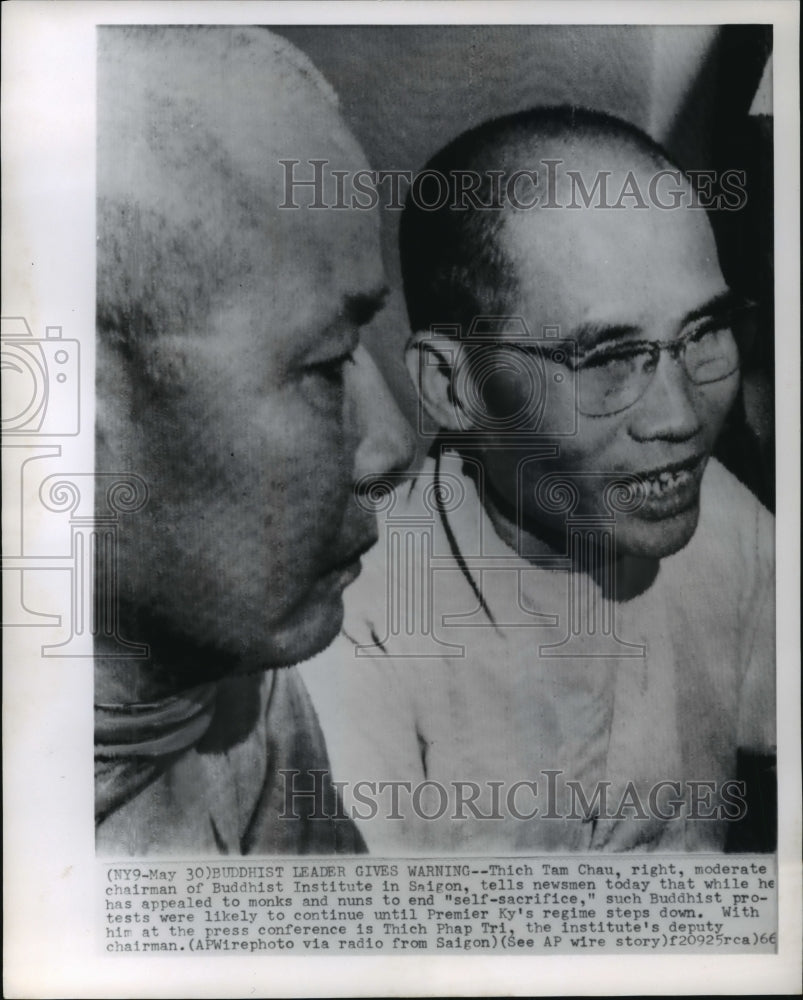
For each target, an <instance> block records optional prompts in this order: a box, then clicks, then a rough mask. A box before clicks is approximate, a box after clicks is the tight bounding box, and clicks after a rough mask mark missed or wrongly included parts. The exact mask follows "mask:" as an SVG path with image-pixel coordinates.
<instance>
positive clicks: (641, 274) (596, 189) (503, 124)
mask: <svg viewBox="0 0 803 1000" xmlns="http://www.w3.org/2000/svg"><path fill="white" fill-rule="evenodd" d="M426 170H427V171H428V172H429V174H430V176H431V177H432V178H433V187H432V191H429V192H428V193H427V194H426V197H423V196H422V197H421V198H419V200H418V201H416V199H415V198H414V197H409V198H408V201H407V205H406V208H405V213H404V217H403V221H402V229H401V253H402V267H403V273H404V281H405V294H406V298H407V305H408V311H409V315H410V321H411V327H412V330H413V338H412V341H411V347H410V361H411V371H412V373H413V375H414V377H415V378H416V380H417V382H418V385H419V392H420V395H421V398H422V402H423V406H424V408H425V410H426V413H427V414H428V415H429V416H430V418H432V422H433V425H434V427H436V428H437V429H438V435H437V437H436V439H435V441H434V443H433V448H432V451H431V455H430V458H429V459H428V461H427V463H426V464H425V465H424V467H423V469H422V470H421V471H420V473H419V475H418V477H417V479H416V481H415V482H414V483H413V484H412V486H409V485H405V486H404V487H400V488H399V489H398V490H397V491H396V493H395V495H394V496H393V497H392V499H391V500H390V501H387V500H383V502H382V505H381V509H380V517H381V519H382V521H383V533H382V538H381V541H380V545H379V546H378V547H377V548H376V549H375V550H374V552H373V553H372V555H371V557H370V559H369V562H368V564H367V565H366V567H365V572H364V574H363V576H362V577H361V579H360V580H359V581H358V582H357V583H356V584H355V585H354V587H353V588H351V589H350V591H349V592H348V594H347V598H346V601H347V610H346V619H345V624H344V636H343V637H341V638H340V639H339V640H338V641H337V643H336V644H335V645H334V646H333V647H331V649H330V650H328V651H327V652H326V653H324V654H323V655H322V656H321V657H319V658H318V660H317V661H315V662H313V663H312V664H309V665H307V666H306V667H305V668H303V672H304V676H305V679H306V681H307V684H308V686H309V688H310V690H311V692H312V694H313V698H314V700H315V703H316V705H317V706H318V707H319V711H320V714H321V718H322V724H323V727H324V731H325V734H326V737H327V743H328V746H329V750H330V755H331V758H332V762H333V767H334V771H335V776H336V777H337V779H338V780H340V781H342V782H344V786H343V794H344V800H345V801H346V812H347V813H348V814H349V815H352V816H354V817H355V818H356V819H357V820H358V821H359V822H360V827H361V830H362V832H363V833H364V836H365V838H366V841H367V843H368V846H369V849H371V850H374V851H376V852H377V853H386V854H393V853H422V854H427V853H444V854H453V853H459V852H469V853H479V854H487V853H494V852H497V853H510V852H512V853H516V852H518V853H527V852H537V851H542V850H564V851H565V850H575V851H585V850H589V851H591V850H625V849H628V850H645V849H649V850H656V849H658V850H665V851H668V850H721V849H723V847H726V846H728V844H729V842H731V837H730V836H729V832H731V831H733V830H734V829H735V828H736V827H735V823H736V821H737V820H742V821H744V819H745V812H746V810H748V809H749V808H755V802H754V801H753V803H752V806H751V803H750V799H749V793H748V790H747V789H745V787H744V786H743V785H741V784H740V783H739V782H738V780H737V778H738V777H739V766H740V762H741V761H742V760H744V759H748V758H749V759H750V760H752V761H753V762H754V764H753V767H754V770H755V771H758V772H760V771H761V770H762V769H764V770H768V769H770V768H771V762H772V753H773V744H774V650H773V643H774V597H773V585H774V573H773V526H772V519H771V517H770V516H769V514H768V513H767V512H766V511H765V510H764V509H763V508H762V507H761V505H760V504H759V503H758V501H756V500H755V498H754V497H753V496H752V494H750V493H749V492H748V491H747V490H746V489H745V488H744V487H742V486H741V484H740V483H738V482H737V481H736V480H735V479H734V478H733V477H732V476H731V475H730V474H729V473H728V472H727V471H726V470H725V469H724V468H723V467H722V466H721V465H719V464H718V463H717V462H716V461H714V460H712V459H711V453H712V450H713V447H714V443H715V441H716V438H717V434H718V432H719V430H720V428H721V426H722V423H723V421H724V419H725V417H726V415H727V413H728V410H729V408H730V406H731V405H732V403H733V401H734V398H735V396H736V393H737V389H738V384H739V374H738V369H739V352H740V346H741V344H742V342H743V339H744V338H743V333H744V330H745V328H746V324H747V315H748V313H749V309H748V308H747V305H746V304H745V303H740V302H739V301H738V299H737V298H736V297H735V295H734V294H733V293H732V292H731V290H729V288H728V287H727V285H726V283H725V280H724V278H723V276H722V273H721V270H720V267H719V264H718V261H717V251H716V246H715V243H714V238H713V234H712V232H711V228H710V224H709V221H708V219H707V217H706V213H705V212H704V211H703V210H701V208H700V204H699V199H698V198H697V197H696V195H695V192H694V191H693V189H692V187H691V184H690V182H689V181H688V179H687V178H685V177H684V176H683V175H682V174H681V173H680V171H678V170H677V169H676V168H675V166H674V165H673V164H672V163H671V162H670V161H669V160H668V158H667V156H666V154H665V153H664V152H663V151H662V150H661V149H660V148H659V147H658V146H657V145H656V144H655V143H653V142H652V141H651V140H650V139H649V138H648V137H646V136H645V135H643V134H642V133H640V132H639V131H638V130H637V129H635V128H633V127H631V126H629V125H627V124H626V123H624V122H621V121H618V120H616V119H613V118H610V117H608V116H606V115H603V114H598V113H595V112H587V111H582V110H580V109H572V108H555V109H536V110H534V111H532V112H527V113H522V114H518V115H513V116H510V117H508V118H503V119H499V120H496V121H493V122H490V123H488V124H486V125H484V126H481V127H480V128H478V129H474V130H472V131H471V132H468V133H466V134H464V135H463V136H461V137H459V138H458V139H457V140H455V141H454V142H453V143H451V144H450V145H449V146H448V147H446V149H445V150H443V151H442V152H441V153H440V154H438V156H436V157H435V158H434V159H433V160H432V161H431V162H430V163H429V164H427V168H426ZM514 177H518V178H519V179H521V178H524V179H525V181H526V180H528V179H529V182H530V184H531V187H529V188H527V187H526V186H525V187H522V186H519V187H518V188H516V187H515V185H514V186H511V183H510V182H511V178H514ZM466 178H469V181H468V182H467V181H466ZM474 179H476V181H475V180H474ZM444 189H445V190H446V191H447V193H448V197H440V195H441V194H442V193H443V191H444ZM412 190H415V189H412ZM419 190H420V191H421V190H423V189H422V188H419ZM500 192H507V194H508V197H500ZM511 192H512V193H513V196H511V195H510V193H511ZM756 761H757V762H758V763H757V764H756V763H755V762H756ZM770 808H771V807H770ZM751 818H752V817H751ZM742 846H747V845H745V844H744V843H742ZM750 846H756V845H750Z"/></svg>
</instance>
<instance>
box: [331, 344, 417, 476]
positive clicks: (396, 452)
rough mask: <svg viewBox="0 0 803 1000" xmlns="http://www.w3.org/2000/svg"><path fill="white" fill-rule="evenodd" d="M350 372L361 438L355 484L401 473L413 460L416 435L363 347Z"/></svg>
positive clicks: (356, 461)
mask: <svg viewBox="0 0 803 1000" xmlns="http://www.w3.org/2000/svg"><path fill="white" fill-rule="evenodd" d="M347 371H348V375H347V378H348V384H347V387H348V390H349V395H350V397H351V400H352V405H353V407H354V419H355V424H356V430H357V433H358V435H359V443H358V445H357V450H356V454H355V458H354V481H355V482H359V481H360V480H361V479H363V478H364V477H366V476H371V477H379V476H383V475H384V474H386V473H388V472H402V471H403V470H404V469H406V468H407V466H408V465H409V464H410V462H411V461H412V459H413V450H414V448H413V433H412V429H411V427H410V425H409V423H408V422H407V421H406V420H405V419H404V416H403V415H402V412H401V410H400V409H399V407H398V405H397V403H396V401H395V399H394V398H393V395H392V394H391V391H390V388H389V387H388V384H387V382H386V381H385V379H384V378H383V376H382V374H381V372H380V371H379V368H378V367H377V366H376V363H375V361H374V359H373V358H372V357H371V355H370V354H369V353H368V351H367V350H366V349H365V348H364V347H362V346H360V347H358V348H357V350H356V351H355V352H354V364H353V365H351V366H350V367H349V368H348V369H347Z"/></svg>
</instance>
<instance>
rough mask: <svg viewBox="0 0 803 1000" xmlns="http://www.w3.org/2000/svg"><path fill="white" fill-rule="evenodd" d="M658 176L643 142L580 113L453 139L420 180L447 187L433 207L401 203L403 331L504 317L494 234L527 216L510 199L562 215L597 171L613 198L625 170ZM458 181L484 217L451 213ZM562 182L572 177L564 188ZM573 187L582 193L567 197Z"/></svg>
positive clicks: (514, 283)
mask: <svg viewBox="0 0 803 1000" xmlns="http://www.w3.org/2000/svg"><path fill="white" fill-rule="evenodd" d="M550 161H551V162H550ZM666 168H670V169H674V170H677V168H676V167H675V165H674V164H673V162H672V160H671V159H670V157H669V155H668V154H667V153H666V152H665V150H664V149H663V148H662V147H661V146H659V145H658V143H656V142H654V141H653V140H652V139H651V138H650V137H649V136H647V135H645V134H644V133H643V132H641V131H640V130H639V129H638V128H636V127H635V126H634V125H631V124H630V123H628V122H625V121H623V120H621V119H619V118H615V117H613V116H612V115H608V114H605V113H603V112H599V111H592V110H588V109H586V108H577V107H570V106H561V107H544V108H534V109H532V110H529V111H524V112H519V113H516V114H512V115H507V116H505V117H503V118H497V119H494V120H492V121H490V122H486V123H485V124H483V125H480V126H479V127H478V128H475V129H472V130H470V131H468V132H465V133H463V134H462V135H461V136H459V137H458V138H457V139H455V140H454V141H453V142H451V143H450V144H449V145H448V146H446V147H445V148H444V149H443V150H441V151H440V152H439V153H438V154H437V155H436V156H434V157H433V158H432V159H431V160H430V161H429V162H428V163H427V165H426V167H425V168H424V170H423V171H422V173H425V172H427V171H433V172H437V173H438V174H439V175H440V176H441V178H443V181H442V182H441V183H445V184H446V185H447V186H449V188H450V197H449V198H448V199H443V201H444V204H443V207H439V208H437V209H435V210H431V209H429V208H427V207H426V206H424V207H422V206H421V204H420V203H418V202H417V201H416V199H415V198H413V197H410V196H408V199H407V204H406V205H405V210H404V214H403V216H402V220H401V231H400V247H401V260H402V273H403V276H404V289H405V296H406V300H407V307H408V313H409V316H410V324H411V327H412V329H413V330H414V331H417V330H426V329H429V328H430V327H431V326H432V325H434V324H441V323H443V324H452V323H457V324H460V325H461V326H462V327H463V328H464V329H466V328H468V326H469V325H470V323H471V321H472V319H473V318H474V317H476V316H480V315H500V314H505V313H507V312H509V311H510V303H511V300H512V299H513V298H514V297H515V295H516V293H517V292H518V275H517V268H516V266H515V263H516V262H515V261H514V260H513V259H512V258H511V255H510V248H509V247H506V246H505V241H503V240H502V239H501V234H502V232H503V231H504V230H505V229H506V228H507V227H508V226H509V225H511V223H513V224H515V222H514V220H515V219H516V218H517V217H519V216H522V215H525V216H528V215H532V210H531V207H530V204H521V203H519V204H517V200H516V199H515V194H516V192H517V191H518V192H519V194H520V195H521V197H522V202H533V201H537V203H538V206H539V207H538V208H536V209H535V211H540V210H541V208H546V209H547V210H548V209H549V208H551V207H557V206H555V205H553V204H551V202H553V201H554V199H555V197H556V195H562V197H561V204H562V205H566V204H568V203H570V201H571V197H572V195H574V194H576V192H577V190H580V191H583V190H591V189H592V188H593V182H594V178H595V177H596V176H597V175H598V174H599V173H600V172H601V171H606V170H607V171H611V173H612V174H613V176H614V178H618V185H617V184H616V183H613V184H612V185H611V186H612V187H616V189H617V190H619V188H621V185H622V179H623V178H625V177H626V175H627V172H628V171H629V170H635V171H636V172H639V171H640V170H644V169H646V170H648V171H650V172H651V173H653V174H654V173H655V171H656V169H658V170H662V169H666ZM468 171H470V172H473V173H475V174H476V175H477V176H478V177H479V178H480V183H479V186H478V187H476V188H475V189H474V190H473V191H472V197H473V199H474V200H475V201H476V202H478V203H481V204H482V205H483V206H486V205H487V206H491V207H482V208H472V207H470V206H466V207H461V208H460V209H459V210H455V208H454V206H455V204H461V196H460V187H459V185H460V180H459V177H460V174H465V173H466V172H468ZM568 172H576V174H577V177H576V178H575V179H574V180H572V179H571V178H570V176H569V173H568ZM517 175H520V181H521V182H522V183H520V184H519V185H518V187H516V186H515V185H513V186H510V187H508V188H507V189H506V194H507V197H505V198H504V199H500V197H499V193H500V192H501V190H502V188H503V186H504V183H505V182H506V181H510V180H511V179H515V177H516V176H517ZM500 178H501V182H500ZM579 182H582V183H583V188H577V184H578V183H579ZM684 183H685V182H684ZM570 189H571V190H570ZM494 192H496V195H495V194H494ZM525 193H526V197H525ZM511 196H513V200H512V201H511ZM462 204H464V205H465V199H463V202H462ZM573 207H575V206H573ZM576 207H579V205H578V206H576ZM559 214H560V215H565V213H564V212H560V213H559Z"/></svg>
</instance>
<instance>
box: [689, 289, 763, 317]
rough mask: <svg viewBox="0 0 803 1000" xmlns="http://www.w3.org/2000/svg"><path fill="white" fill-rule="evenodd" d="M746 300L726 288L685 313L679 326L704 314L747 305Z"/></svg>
mask: <svg viewBox="0 0 803 1000" xmlns="http://www.w3.org/2000/svg"><path fill="white" fill-rule="evenodd" d="M748 304H750V303H748V301H747V300H746V299H744V298H741V297H740V296H738V295H737V294H736V293H735V292H734V291H732V290H731V289H730V288H726V289H725V291H724V292H720V293H719V294H718V295H715V296H714V297H713V298H712V299H709V300H708V302H706V303H704V304H703V305H701V306H699V307H698V308H697V309H693V310H692V311H691V312H690V313H686V315H685V316H684V317H683V320H682V321H681V326H688V325H689V323H693V322H694V321H695V320H698V319H705V317H706V316H718V315H721V314H722V313H727V312H731V311H732V310H733V309H736V308H738V307H739V306H743V305H748Z"/></svg>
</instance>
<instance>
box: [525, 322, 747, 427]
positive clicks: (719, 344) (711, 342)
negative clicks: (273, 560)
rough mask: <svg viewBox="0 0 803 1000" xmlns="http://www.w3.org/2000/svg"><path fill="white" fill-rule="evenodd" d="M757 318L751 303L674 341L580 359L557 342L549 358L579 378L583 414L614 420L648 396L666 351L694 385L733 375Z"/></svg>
mask: <svg viewBox="0 0 803 1000" xmlns="http://www.w3.org/2000/svg"><path fill="white" fill-rule="evenodd" d="M755 315H756V305H755V304H754V303H748V304H745V305H742V306H739V307H737V308H734V309H733V310H729V311H728V313H727V314H725V315H723V316H718V317H716V318H707V319H705V320H703V321H701V322H699V323H698V324H697V325H696V326H694V327H692V328H691V329H690V330H688V331H686V332H685V333H683V334H682V335H681V336H680V337H677V338H675V339H673V340H626V341H617V342H615V343H609V344H608V343H606V344H602V345H600V346H599V347H595V348H592V349H591V350H590V351H587V352H586V353H585V354H580V355H572V353H571V352H570V351H567V350H560V349H559V350H557V351H556V350H555V347H554V346H553V345H555V342H554V341H553V342H551V344H549V352H548V353H549V356H551V358H552V360H553V361H554V362H557V363H560V364H562V365H563V366H565V367H567V368H569V369H570V370H571V371H573V372H574V373H575V375H576V378H577V408H578V410H579V412H580V413H582V414H584V415H585V416H590V417H602V416H612V415H614V414H616V413H620V412H622V411H623V410H626V409H628V408H629V407H631V406H633V405H634V404H635V403H637V402H638V401H639V400H640V399H641V397H642V396H643V395H644V394H645V393H646V391H647V389H649V387H650V385H651V383H652V381H653V379H654V377H655V373H656V371H657V370H658V363H659V361H660V358H661V354H663V353H664V352H666V353H667V354H668V355H669V356H670V357H671V358H672V360H673V361H675V362H676V363H679V364H680V365H681V366H682V367H683V370H684V372H685V374H686V377H687V378H688V379H689V381H690V382H692V383H693V384H694V385H711V384H712V383H715V382H721V381H723V380H724V379H726V378H729V377H730V376H731V375H734V374H735V373H736V372H737V371H738V369H739V365H740V359H741V358H742V357H743V356H744V353H745V351H746V350H747V349H748V348H749V345H750V343H751V342H752V337H753V334H754V328H755ZM563 343H564V344H565V343H566V341H563ZM508 346H511V347H515V349H517V350H520V351H523V352H524V353H526V354H536V353H537V354H539V355H540V356H542V357H543V356H544V349H545V348H547V344H546V343H545V344H543V345H538V346H537V347H536V345H529V344H527V345H524V344H515V345H513V344H510V345H508Z"/></svg>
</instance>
